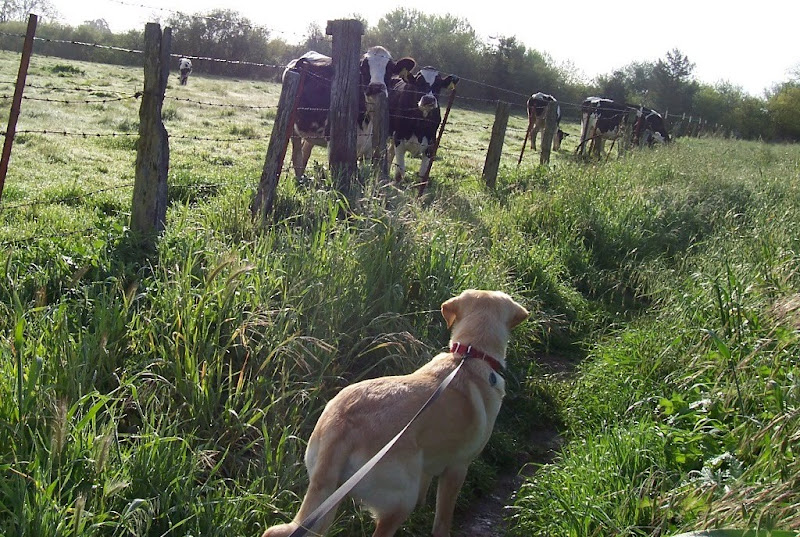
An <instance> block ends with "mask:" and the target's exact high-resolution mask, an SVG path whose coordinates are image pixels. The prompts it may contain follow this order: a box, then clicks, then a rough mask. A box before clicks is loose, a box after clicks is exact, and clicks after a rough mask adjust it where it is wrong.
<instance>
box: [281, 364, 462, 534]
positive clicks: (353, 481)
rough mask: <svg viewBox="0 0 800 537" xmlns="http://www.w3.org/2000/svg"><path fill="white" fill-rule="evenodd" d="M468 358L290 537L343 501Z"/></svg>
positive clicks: (305, 528) (308, 527)
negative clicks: (404, 424) (387, 441)
mask: <svg viewBox="0 0 800 537" xmlns="http://www.w3.org/2000/svg"><path fill="white" fill-rule="evenodd" d="M466 359H467V356H466V355H465V356H464V357H463V358H462V359H461V361H460V362H459V363H458V365H457V366H456V368H455V369H453V371H452V372H451V373H450V374H449V375H447V377H446V378H445V379H444V380H443V381H442V383H441V384H439V387H438V388H436V390H435V391H434V392H433V393H432V394H431V396H430V397H429V398H428V400H427V401H425V404H424V405H422V408H420V409H419V410H418V411H417V413H416V414H414V417H413V418H411V421H409V422H408V423H407V424H406V426H405V427H403V428H402V429H401V430H400V432H399V433H397V434H396V435H395V437H394V438H392V439H391V440H389V443H388V444H386V445H385V446H383V449H381V450H380V451H379V452H377V453H376V454H375V455H373V456H372V458H371V459H370V460H368V461H367V463H366V464H365V465H364V466H362V467H361V469H360V470H359V471H357V472H356V473H354V474H353V475H352V476H351V477H350V479H348V480H347V481H345V482H344V483H342V484H341V485H340V486H339V488H338V489H336V491H335V492H334V493H333V494H331V495H330V496H329V497H328V499H327V500H325V501H324V502H322V504H320V506H319V507H317V508H316V509H315V510H314V512H313V513H311V514H310V515H308V516H307V517H306V519H305V520H303V521H302V522H301V523H300V527H299V528H297V529H296V530H294V531H293V532H292V533H291V534H290V535H289V537H303V536H304V535H306V534H307V533H308V532H309V531H310V529H311V528H312V527H314V524H316V523H317V521H319V519H320V518H322V517H323V516H325V515H326V514H327V513H328V511H330V510H331V509H332V508H333V506H335V505H337V504H338V503H339V502H340V501H342V500H343V499H344V497H345V496H346V495H347V494H348V493H349V492H350V491H351V490H353V488H355V486H356V485H357V484H358V482H359V481H361V480H362V479H363V478H364V476H365V475H367V472H369V471H370V470H372V468H373V467H374V466H375V465H376V464H378V462H379V461H380V460H381V459H382V458H383V456H384V455H386V452H387V451H389V450H390V449H391V448H392V446H394V445H395V443H396V442H397V441H398V440H399V439H400V437H401V436H403V433H405V432H406V429H408V428H409V427H411V424H412V423H414V422H415V421H416V420H417V418H418V417H419V416H420V414H422V413H423V412H425V410H426V409H427V408H428V407H429V406H431V404H433V402H434V401H436V399H438V398H439V396H440V395H441V394H442V392H443V391H444V390H445V388H447V386H449V385H450V383H451V382H452V381H453V378H455V376H456V373H458V370H459V369H461V366H462V365H464V361H465V360H466Z"/></svg>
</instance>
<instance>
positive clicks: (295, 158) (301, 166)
mask: <svg viewBox="0 0 800 537" xmlns="http://www.w3.org/2000/svg"><path fill="white" fill-rule="evenodd" d="M291 142H292V167H293V168H294V176H295V177H297V178H298V179H300V178H301V177H302V176H303V172H304V171H305V169H306V167H305V163H304V162H303V149H302V147H303V139H302V138H300V137H299V136H298V135H297V134H293V135H292V137H291Z"/></svg>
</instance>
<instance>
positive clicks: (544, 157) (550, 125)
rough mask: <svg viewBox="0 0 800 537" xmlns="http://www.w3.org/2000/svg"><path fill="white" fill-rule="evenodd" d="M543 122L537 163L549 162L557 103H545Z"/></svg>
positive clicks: (556, 116)
mask: <svg viewBox="0 0 800 537" xmlns="http://www.w3.org/2000/svg"><path fill="white" fill-rule="evenodd" d="M544 113H545V123H544V131H543V132H542V152H541V154H540V155H539V164H540V165H543V166H544V165H547V164H550V149H552V147H553V137H554V136H555V135H556V130H557V128H558V104H556V103H554V102H549V103H547V108H546V109H545V112H544Z"/></svg>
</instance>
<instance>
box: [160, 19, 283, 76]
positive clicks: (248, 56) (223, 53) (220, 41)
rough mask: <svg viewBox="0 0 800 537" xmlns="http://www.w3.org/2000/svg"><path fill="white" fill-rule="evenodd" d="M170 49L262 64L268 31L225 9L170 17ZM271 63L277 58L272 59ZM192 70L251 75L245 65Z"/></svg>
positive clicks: (211, 64)
mask: <svg viewBox="0 0 800 537" xmlns="http://www.w3.org/2000/svg"><path fill="white" fill-rule="evenodd" d="M167 26H170V27H172V50H173V51H175V52H176V53H178V54H186V55H189V56H201V57H211V58H220V59H226V60H235V61H244V62H253V63H265V62H266V61H267V60H268V58H267V56H266V54H267V50H268V48H267V42H268V41H269V30H267V29H266V28H263V27H260V26H256V25H254V24H252V23H251V22H250V20H249V19H247V18H245V17H243V16H242V15H241V14H239V13H238V12H236V11H232V10H229V9H217V10H213V11H211V12H209V13H207V14H205V15H199V16H191V17H187V16H186V15H185V14H177V15H174V16H172V17H170V18H169V19H168V21H167ZM272 60H273V61H276V60H277V59H275V58H273V59H272ZM193 67H194V69H195V70H198V71H204V72H206V73H212V74H222V73H225V74H237V75H250V74H254V73H255V72H256V71H255V68H254V67H252V66H247V65H239V66H236V67H234V66H231V65H221V64H220V63H219V62H195V65H194V66H193Z"/></svg>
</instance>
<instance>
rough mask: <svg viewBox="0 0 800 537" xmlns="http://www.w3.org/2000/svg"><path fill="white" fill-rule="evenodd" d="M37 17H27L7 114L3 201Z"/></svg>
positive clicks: (0, 183)
mask: <svg viewBox="0 0 800 537" xmlns="http://www.w3.org/2000/svg"><path fill="white" fill-rule="evenodd" d="M38 20H39V17H37V16H36V15H34V14H33V13H31V14H30V15H28V31H27V32H26V33H25V41H24V42H23V43H22V58H21V59H20V61H19V71H18V73H17V85H16V87H15V88H14V98H13V100H12V101H11V111H10V112H9V114H8V128H7V129H6V139H5V142H3V154H2V157H0V199H3V187H4V186H5V184H6V175H7V174H8V162H9V161H10V160H11V146H12V145H13V144H14V135H15V134H16V132H17V119H19V111H20V108H21V107H22V92H23V90H24V89H25V79H26V78H27V77H28V65H30V63H31V55H32V54H33V38H34V36H35V35H36V23H37V22H38Z"/></svg>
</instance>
